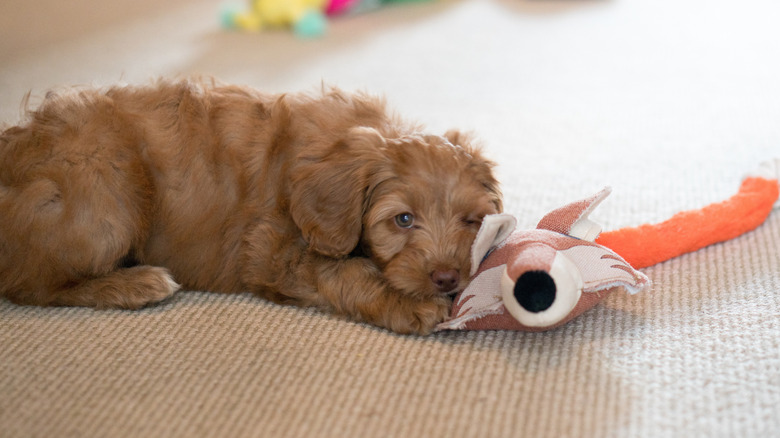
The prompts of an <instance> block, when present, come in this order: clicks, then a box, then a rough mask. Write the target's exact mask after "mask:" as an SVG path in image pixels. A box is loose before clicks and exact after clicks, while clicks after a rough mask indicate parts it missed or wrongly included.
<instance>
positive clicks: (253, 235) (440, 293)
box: [0, 80, 501, 333]
mask: <svg viewBox="0 0 780 438" xmlns="http://www.w3.org/2000/svg"><path fill="white" fill-rule="evenodd" d="M419 131H420V128H419V127H417V126H415V125H411V124H407V123H404V122H403V121H401V120H400V119H398V118H397V117H394V116H393V115H390V114H388V113H387V111H386V110H385V104H384V102H383V101H382V100H381V99H378V98H376V97H372V96H369V95H365V94H347V93H343V92H341V91H338V90H335V89H334V90H326V91H323V92H322V93H321V94H318V95H316V96H311V95H305V94H286V95H271V94H265V93H261V92H258V91H255V90H252V89H248V88H242V87H236V86H226V85H217V84H214V83H203V82H199V81H188V80H185V81H178V82H167V81H159V82H157V83H155V84H152V85H148V86H122V87H112V88H108V89H103V90H96V89H82V90H77V89H71V90H66V91H64V92H62V93H50V94H49V95H48V96H47V97H46V99H45V100H44V101H43V103H42V104H41V106H40V107H39V108H38V109H37V110H35V111H32V112H31V113H30V114H29V119H28V120H27V121H25V122H24V123H23V124H21V125H19V126H15V127H11V128H9V129H6V130H5V131H4V132H3V133H2V136H0V216H1V218H0V279H2V281H0V294H2V295H3V296H5V297H7V298H8V299H10V300H12V301H14V302H17V303H21V304H34V305H65V306H91V307H95V308H128V309H135V308H139V307H142V306H145V305H148V304H150V303H154V302H157V301H160V300H162V299H164V298H166V297H167V296H169V295H171V294H172V293H174V292H175V291H176V290H177V289H178V288H179V287H180V286H179V284H181V285H182V286H183V287H185V288H188V289H197V290H211V291H216V292H241V291H251V292H254V293H256V294H258V295H260V296H263V297H266V298H268V299H270V300H273V301H275V302H280V303H289V304H296V305H301V306H318V307H320V308H323V309H327V310H330V311H333V312H335V313H337V314H340V315H344V316H347V317H349V318H351V319H353V320H358V321H366V322H369V323H371V324H376V325H379V326H382V327H387V328H389V329H391V330H394V331H396V332H399V333H427V332H429V331H430V330H431V328H432V327H433V326H434V325H435V324H436V323H437V322H439V321H441V320H442V319H444V318H445V317H446V315H447V314H448V309H449V305H450V300H449V298H448V295H449V294H452V293H455V292H457V291H459V290H462V289H463V288H464V287H465V283H466V281H467V278H466V277H467V276H468V272H469V270H470V265H469V264H470V262H469V254H468V252H469V248H470V246H471V242H472V241H473V239H474V236H475V234H476V231H477V229H478V228H479V223H480V221H481V219H482V217H483V216H485V215H487V214H491V213H496V212H499V211H500V210H501V196H500V193H499V190H498V185H497V182H496V180H495V178H494V177H493V174H492V163H490V162H489V161H487V160H486V159H484V158H483V157H482V156H481V155H480V152H479V150H478V149H477V148H476V147H474V146H473V145H472V144H471V142H470V141H469V139H468V138H467V137H465V136H463V135H461V134H459V133H457V132H450V133H447V134H445V135H444V136H441V137H440V136H429V135H422V134H419V133H418V132H419ZM401 214H409V215H412V216H406V218H409V217H412V218H413V224H412V225H411V226H409V227H402V226H399V224H398V222H397V221H396V217H397V216H398V215H401ZM404 225H406V224H404Z"/></svg>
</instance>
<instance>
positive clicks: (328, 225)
mask: <svg viewBox="0 0 780 438" xmlns="http://www.w3.org/2000/svg"><path fill="white" fill-rule="evenodd" d="M385 146H386V143H385V139H384V138H383V137H382V136H381V135H380V134H379V133H378V132H377V131H376V130H374V129H372V128H354V129H352V130H351V131H350V132H349V134H348V135H347V137H346V138H344V139H343V140H341V141H339V142H336V143H335V144H333V145H330V146H327V147H325V148H319V149H315V150H311V151H304V153H303V154H302V155H301V156H300V157H298V164H297V165H296V166H295V167H294V168H293V172H292V190H291V195H290V212H291V215H292V218H293V221H295V224H296V225H297V226H298V228H300V230H301V233H302V234H303V238H304V239H305V240H306V242H307V243H308V244H309V247H311V248H312V249H313V250H314V251H316V252H319V253H321V254H324V255H327V256H331V257H342V256H346V255H348V254H349V253H350V252H352V250H354V249H355V247H356V246H357V245H358V242H359V240H360V235H361V232H362V229H363V212H364V210H365V208H366V204H367V196H368V193H369V192H370V191H371V190H372V189H373V187H374V186H375V184H376V183H377V181H379V180H380V179H381V178H382V175H383V173H384V172H383V171H382V168H383V163H384V156H385V155H384V153H383V152H382V151H383V149H384V147H385Z"/></svg>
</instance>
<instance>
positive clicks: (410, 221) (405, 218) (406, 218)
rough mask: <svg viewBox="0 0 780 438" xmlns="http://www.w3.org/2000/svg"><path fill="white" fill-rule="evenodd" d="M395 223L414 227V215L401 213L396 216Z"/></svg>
mask: <svg viewBox="0 0 780 438" xmlns="http://www.w3.org/2000/svg"><path fill="white" fill-rule="evenodd" d="M395 224H396V225H398V226H399V227H401V228H412V225H414V215H413V214H411V213H401V214H399V215H398V216H396V217H395Z"/></svg>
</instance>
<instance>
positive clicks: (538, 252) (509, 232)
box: [437, 159, 780, 331]
mask: <svg viewBox="0 0 780 438" xmlns="http://www.w3.org/2000/svg"><path fill="white" fill-rule="evenodd" d="M779 179H780V159H775V160H773V161H769V162H767V163H764V164H763V165H762V166H761V167H760V168H759V170H758V171H756V172H754V173H752V174H750V175H748V176H747V177H746V178H745V179H744V180H743V181H742V185H741V186H740V189H739V191H738V192H737V194H735V195H734V196H732V197H731V198H729V199H728V200H726V201H723V202H720V203H715V204H711V205H709V206H706V207H704V208H702V209H700V210H691V211H685V212H681V213H678V214H676V215H674V216H673V217H672V218H670V219H668V220H667V221H665V222H662V223H659V224H653V225H642V226H639V227H634V228H625V229H620V230H616V231H612V232H607V233H604V234H601V227H600V226H599V225H597V224H596V223H594V222H592V221H591V220H590V219H589V218H588V216H589V215H590V213H591V212H592V211H593V210H594V209H595V208H596V207H597V206H598V205H599V203H601V201H603V200H604V199H605V198H606V197H607V196H608V195H609V193H610V189H609V188H605V189H604V190H602V191H600V192H599V193H597V194H596V195H594V196H591V197H589V198H586V199H583V200H581V201H578V202H574V203H571V204H568V205H566V206H564V207H562V208H559V209H556V210H554V211H552V212H550V213H548V214H547V215H545V216H544V218H542V220H541V221H540V222H539V224H538V226H537V228H536V229H534V230H524V231H516V230H515V226H516V222H517V221H516V220H515V218H514V217H513V216H511V215H508V214H499V215H490V216H487V217H486V218H485V220H484V221H483V223H482V227H481V228H480V230H479V232H478V234H477V237H476V239H475V241H474V244H473V246H472V249H471V257H472V266H473V267H474V268H472V272H471V277H472V280H471V282H470V284H469V286H468V287H467V288H466V289H465V290H464V291H463V292H461V293H460V294H459V295H458V296H457V297H456V298H455V301H454V305H453V309H452V313H451V315H450V319H449V320H448V321H445V322H443V323H441V324H439V326H438V327H437V330H496V329H507V330H524V331H544V330H549V329H552V328H556V327H559V326H561V325H563V324H565V323H567V322H569V321H571V320H572V319H574V318H576V317H577V316H579V315H580V314H582V313H583V312H585V311H586V310H588V309H590V308H592V307H593V306H595V305H596V304H598V302H599V301H601V299H603V298H604V297H605V296H607V295H608V294H609V293H610V292H612V291H614V290H615V289H618V288H623V289H625V290H627V291H628V292H629V293H632V294H633V293H637V292H639V291H641V290H643V289H645V288H647V287H648V285H649V283H650V282H649V280H648V278H647V277H646V276H645V275H644V274H643V273H642V272H640V271H638V270H637V269H641V268H644V267H647V266H651V265H654V264H656V263H660V262H662V261H665V260H668V259H671V258H674V257H677V256H679V255H682V254H685V253H687V252H692V251H696V250H698V249H701V248H704V247H705V246H708V245H711V244H714V243H718V242H722V241H725V240H729V239H733V238H735V237H737V236H739V235H741V234H743V233H746V232H748V231H750V230H753V229H754V228H756V227H758V226H759V225H761V223H763V222H764V220H766V218H767V216H768V215H769V214H770V213H771V211H772V209H773V205H774V203H775V201H777V199H778V193H779V191H780V188H779V186H778V180H779Z"/></svg>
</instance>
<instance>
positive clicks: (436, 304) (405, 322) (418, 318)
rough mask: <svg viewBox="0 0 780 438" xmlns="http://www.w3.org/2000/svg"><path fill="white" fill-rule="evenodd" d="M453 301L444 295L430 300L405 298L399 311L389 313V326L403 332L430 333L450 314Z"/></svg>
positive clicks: (395, 330) (397, 331)
mask: <svg viewBox="0 0 780 438" xmlns="http://www.w3.org/2000/svg"><path fill="white" fill-rule="evenodd" d="M451 305H452V301H451V300H450V299H449V298H447V297H444V296H441V297H435V298H433V299H430V300H424V301H419V300H413V299H406V300H403V302H402V303H401V306H399V309H398V312H397V313H395V314H394V315H389V316H390V318H389V321H388V322H389V324H388V325H387V327H388V328H389V329H390V330H393V331H394V332H396V333H401V334H417V335H427V334H430V333H431V332H432V331H433V329H434V327H436V325H437V324H439V323H440V322H442V321H444V320H445V319H446V318H447V317H448V316H449V314H450V306H451Z"/></svg>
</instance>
